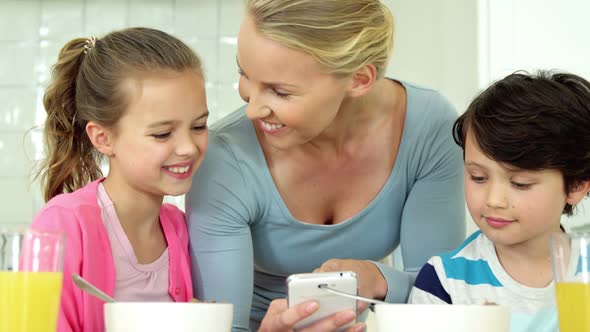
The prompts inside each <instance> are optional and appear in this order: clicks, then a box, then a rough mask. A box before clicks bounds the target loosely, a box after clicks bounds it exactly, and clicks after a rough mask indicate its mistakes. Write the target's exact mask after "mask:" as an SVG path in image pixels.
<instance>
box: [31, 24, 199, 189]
mask: <svg viewBox="0 0 590 332" xmlns="http://www.w3.org/2000/svg"><path fill="white" fill-rule="evenodd" d="M184 70H195V71H196V72H197V73H198V74H200V75H201V76H202V75H203V73H202V70H201V61H200V59H199V57H198V56H197V55H196V54H195V52H193V51H192V50H191V48H190V47H188V46H187V45H186V44H184V43H183V42H182V41H180V40H179V39H177V38H175V37H173V36H171V35H169V34H167V33H165V32H162V31H159V30H154V29H149V28H129V29H124V30H119V31H114V32H111V33H109V34H107V35H106V36H104V37H102V38H100V39H97V40H94V39H91V38H88V39H86V38H76V39H73V40H71V41H70V42H68V43H67V44H66V45H65V46H64V47H63V48H62V49H61V51H60V53H59V56H58V60H57V63H55V65H54V66H53V67H52V78H51V81H50V83H49V86H48V88H47V90H46V92H45V95H44V98H43V105H44V106H45V111H46V112H47V119H46V121H45V126H44V130H43V136H44V141H45V153H46V158H45V159H43V160H41V161H40V163H39V168H38V169H37V172H36V174H35V178H37V177H40V178H41V187H42V191H43V195H44V198H45V201H48V200H50V199H51V198H52V197H54V196H56V195H58V194H61V193H64V192H72V191H74V190H76V189H78V188H80V187H82V186H84V185H85V184H86V183H88V182H90V181H93V180H96V179H98V178H100V177H101V176H102V171H101V169H100V161H101V158H102V156H101V154H100V153H99V152H98V151H96V150H95V149H94V147H93V145H92V143H91V142H90V139H89V138H88V136H87V135H86V124H87V123H88V122H89V121H94V122H96V123H98V124H99V125H102V126H105V127H107V128H114V127H115V125H116V124H117V122H118V120H119V119H120V118H121V116H122V115H123V113H124V111H125V109H126V107H127V105H128V101H129V99H130V96H127V95H126V94H125V93H124V92H123V89H122V87H121V84H122V81H123V80H125V79H129V78H134V77H138V76H137V75H141V74H142V73H146V72H161V71H177V72H179V71H184Z"/></svg>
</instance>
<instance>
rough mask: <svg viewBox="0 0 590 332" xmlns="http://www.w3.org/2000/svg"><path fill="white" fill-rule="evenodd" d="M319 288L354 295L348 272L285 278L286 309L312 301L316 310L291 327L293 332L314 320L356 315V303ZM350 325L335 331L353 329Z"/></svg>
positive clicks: (352, 276) (353, 276)
mask: <svg viewBox="0 0 590 332" xmlns="http://www.w3.org/2000/svg"><path fill="white" fill-rule="evenodd" d="M323 287H328V288H330V289H333V290H336V291H339V292H343V293H347V294H351V295H357V293H358V287H357V276H356V273H354V272H351V271H342V272H318V273H300V274H292V275H290V276H289V277H288V278H287V289H288V301H289V307H293V306H296V305H298V304H300V303H302V302H305V301H308V300H316V301H317V302H318V303H319V305H320V307H319V309H318V310H317V311H316V312H314V313H313V314H312V315H311V316H309V317H307V318H305V319H304V320H302V321H300V322H298V323H297V324H295V326H294V328H295V330H298V329H301V328H304V327H306V326H309V325H311V324H313V323H315V322H317V321H318V320H321V319H323V318H326V317H328V316H331V315H333V314H335V313H337V312H340V311H344V310H352V311H354V312H356V300H355V299H352V298H347V297H343V296H340V295H338V294H334V293H332V292H330V291H328V290H326V289H325V288H323ZM354 323H355V322H354V321H353V322H350V323H349V324H346V325H345V326H342V327H341V328H339V329H338V330H337V331H344V330H346V329H347V328H349V327H350V326H352V325H354Z"/></svg>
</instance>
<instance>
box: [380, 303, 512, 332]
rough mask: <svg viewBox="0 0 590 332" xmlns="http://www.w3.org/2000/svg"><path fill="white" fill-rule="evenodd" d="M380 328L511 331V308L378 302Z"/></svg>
mask: <svg viewBox="0 0 590 332" xmlns="http://www.w3.org/2000/svg"><path fill="white" fill-rule="evenodd" d="M375 322H376V325H377V332H386V331H403V332H431V331H435V332H474V331H477V332H508V331H509V330H510V311H509V310H508V308H506V307H503V306H499V305H443V304H378V305H376V306H375Z"/></svg>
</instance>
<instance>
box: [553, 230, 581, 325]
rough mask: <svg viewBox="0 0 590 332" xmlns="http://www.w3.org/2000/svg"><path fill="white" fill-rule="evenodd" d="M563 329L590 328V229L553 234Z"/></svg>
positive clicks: (555, 272)
mask: <svg viewBox="0 0 590 332" xmlns="http://www.w3.org/2000/svg"><path fill="white" fill-rule="evenodd" d="M551 259H552V263H553V279H554V280H555V290H556V295H557V312H558V315H559V331H561V332H574V331H575V332H590V233H583V234H582V233H580V234H576V233H574V234H571V235H568V234H557V235H552V237H551Z"/></svg>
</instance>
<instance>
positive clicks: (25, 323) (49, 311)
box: [0, 271, 62, 332]
mask: <svg viewBox="0 0 590 332" xmlns="http://www.w3.org/2000/svg"><path fill="white" fill-rule="evenodd" d="M61 282H62V273H61V272H7V271H0V332H55V330H56V328H57V314H58V310H59V298H60V293H61Z"/></svg>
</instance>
